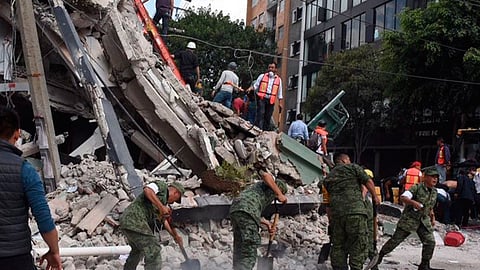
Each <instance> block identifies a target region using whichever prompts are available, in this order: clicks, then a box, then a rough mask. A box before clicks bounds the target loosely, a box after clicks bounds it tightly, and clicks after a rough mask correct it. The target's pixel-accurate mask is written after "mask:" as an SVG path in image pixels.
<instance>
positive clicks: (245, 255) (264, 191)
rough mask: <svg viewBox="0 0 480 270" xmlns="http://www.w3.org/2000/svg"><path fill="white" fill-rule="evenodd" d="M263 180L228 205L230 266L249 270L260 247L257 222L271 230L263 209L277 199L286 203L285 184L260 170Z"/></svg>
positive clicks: (240, 269)
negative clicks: (231, 251)
mask: <svg viewBox="0 0 480 270" xmlns="http://www.w3.org/2000/svg"><path fill="white" fill-rule="evenodd" d="M259 174H260V176H261V177H262V178H263V181H262V182H258V183H255V184H253V185H251V186H250V187H248V188H247V189H245V190H244V191H242V192H241V193H240V195H239V196H238V197H237V198H235V200H234V201H233V203H232V206H231V207H230V220H231V221H232V227H233V269H234V270H251V269H252V268H253V266H254V265H255V261H256V259H257V248H258V247H259V246H260V234H259V232H258V229H259V227H260V224H264V225H265V226H267V228H268V230H269V232H270V233H274V232H275V231H274V230H275V229H274V228H272V226H271V224H270V222H269V221H267V220H265V219H264V218H262V217H261V214H262V212H263V210H265V208H266V207H267V206H268V205H270V204H271V203H272V202H273V200H274V199H275V198H276V199H278V200H279V201H280V202H282V203H286V202H287V197H285V195H284V194H285V193H286V192H287V185H286V184H285V183H284V182H283V181H281V180H277V181H275V179H274V177H273V176H272V174H270V173H268V172H265V171H263V170H260V172H259Z"/></svg>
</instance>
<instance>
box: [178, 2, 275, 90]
mask: <svg viewBox="0 0 480 270" xmlns="http://www.w3.org/2000/svg"><path fill="white" fill-rule="evenodd" d="M172 26H173V27H175V28H177V29H181V30H184V31H185V32H184V33H182V34H174V33H172V34H171V37H169V48H170V50H171V51H172V52H175V51H178V50H183V49H184V48H185V46H186V44H187V42H188V41H195V42H196V44H197V51H196V53H197V56H198V57H199V62H200V72H201V76H202V79H203V81H204V86H205V87H206V89H207V91H205V92H204V93H205V96H207V95H209V93H210V91H209V90H211V88H212V87H213V86H214V85H215V83H216V82H217V80H218V78H219V77H220V74H221V72H222V71H223V70H224V69H226V68H227V65H228V63H229V62H231V61H235V62H236V63H237V65H238V69H237V74H238V75H239V77H240V84H241V86H242V87H243V88H248V87H249V86H250V84H251V82H252V81H253V80H255V79H256V78H257V76H258V74H260V73H262V72H265V70H266V69H267V66H268V63H269V62H271V61H272V57H269V56H265V55H274V54H275V50H276V47H275V46H276V45H275V43H274V42H273V37H274V36H273V32H271V31H265V32H256V31H255V29H253V27H250V26H247V27H245V26H244V25H242V23H240V22H239V21H238V20H237V21H231V19H230V16H228V15H227V16H225V15H223V13H222V12H221V11H220V12H213V11H212V10H211V9H210V8H199V9H197V10H189V11H188V12H186V13H185V15H183V17H181V18H179V19H178V20H177V21H173V22H172ZM250 50H252V51H257V52H260V53H263V55H262V54H258V53H250Z"/></svg>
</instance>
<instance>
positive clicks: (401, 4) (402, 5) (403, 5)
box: [395, 0, 407, 29]
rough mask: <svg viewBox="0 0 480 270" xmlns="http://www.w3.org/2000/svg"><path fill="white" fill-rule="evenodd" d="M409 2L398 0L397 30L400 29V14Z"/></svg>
mask: <svg viewBox="0 0 480 270" xmlns="http://www.w3.org/2000/svg"><path fill="white" fill-rule="evenodd" d="M406 2H407V0H397V9H396V16H395V29H400V16H399V14H400V13H401V12H402V10H403V9H404V8H405V6H406V5H407V3H406Z"/></svg>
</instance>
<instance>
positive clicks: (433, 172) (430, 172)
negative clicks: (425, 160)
mask: <svg viewBox="0 0 480 270" xmlns="http://www.w3.org/2000/svg"><path fill="white" fill-rule="evenodd" d="M422 173H423V174H424V175H439V173H438V171H437V168H436V167H435V166H429V167H425V168H423V169H422Z"/></svg>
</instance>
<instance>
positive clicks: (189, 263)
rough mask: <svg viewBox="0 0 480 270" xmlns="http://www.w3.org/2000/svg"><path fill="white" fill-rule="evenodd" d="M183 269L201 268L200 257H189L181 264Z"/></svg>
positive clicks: (195, 269) (194, 269)
mask: <svg viewBox="0 0 480 270" xmlns="http://www.w3.org/2000/svg"><path fill="white" fill-rule="evenodd" d="M180 266H181V267H182V270H200V269H201V268H200V261H199V260H198V259H188V260H186V261H184V262H182V263H181V264H180Z"/></svg>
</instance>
